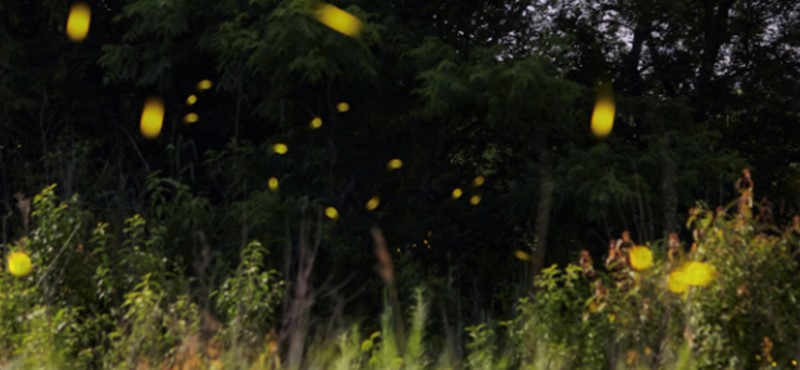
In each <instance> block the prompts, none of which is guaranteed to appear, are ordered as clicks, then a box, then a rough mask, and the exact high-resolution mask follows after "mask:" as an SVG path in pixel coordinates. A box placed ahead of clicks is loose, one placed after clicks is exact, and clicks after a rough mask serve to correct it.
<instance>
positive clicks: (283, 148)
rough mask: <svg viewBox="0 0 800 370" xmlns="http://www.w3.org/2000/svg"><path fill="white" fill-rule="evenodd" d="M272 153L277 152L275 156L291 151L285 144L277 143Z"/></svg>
mask: <svg viewBox="0 0 800 370" xmlns="http://www.w3.org/2000/svg"><path fill="white" fill-rule="evenodd" d="M272 151H273V152H275V154H280V155H284V154H286V153H287V152H288V151H289V147H288V146H287V145H286V144H284V143H277V144H275V145H273V146H272Z"/></svg>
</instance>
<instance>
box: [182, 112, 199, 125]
mask: <svg viewBox="0 0 800 370" xmlns="http://www.w3.org/2000/svg"><path fill="white" fill-rule="evenodd" d="M199 120H200V116H198V115H197V113H187V114H186V115H185V116H183V123H185V124H187V125H190V124H192V123H195V122H197V121H199Z"/></svg>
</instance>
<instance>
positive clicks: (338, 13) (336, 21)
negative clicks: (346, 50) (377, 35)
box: [316, 3, 363, 37]
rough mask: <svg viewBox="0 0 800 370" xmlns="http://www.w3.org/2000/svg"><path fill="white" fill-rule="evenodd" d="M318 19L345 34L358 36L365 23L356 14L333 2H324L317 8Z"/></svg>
mask: <svg viewBox="0 0 800 370" xmlns="http://www.w3.org/2000/svg"><path fill="white" fill-rule="evenodd" d="M316 18H317V21H319V22H320V23H322V24H324V25H325V26H328V28H330V29H332V30H334V31H336V32H339V33H341V34H343V35H345V36H349V37H358V35H359V34H360V33H361V28H362V27H363V24H362V23H361V20H359V19H358V18H356V17H355V16H354V15H352V14H350V13H348V12H346V11H344V10H342V9H340V8H338V7H336V6H333V5H331V4H326V3H322V4H321V5H320V6H319V7H317V9H316Z"/></svg>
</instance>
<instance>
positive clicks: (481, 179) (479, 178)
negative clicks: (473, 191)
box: [472, 175, 486, 188]
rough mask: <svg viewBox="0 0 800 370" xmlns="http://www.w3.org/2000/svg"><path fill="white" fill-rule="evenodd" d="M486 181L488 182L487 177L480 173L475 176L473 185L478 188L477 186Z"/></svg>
mask: <svg viewBox="0 0 800 370" xmlns="http://www.w3.org/2000/svg"><path fill="white" fill-rule="evenodd" d="M484 182H486V178H485V177H483V176H482V175H478V176H477V177H475V178H474V179H473V180H472V186H474V187H476V188H477V187H479V186H481V185H483V183H484Z"/></svg>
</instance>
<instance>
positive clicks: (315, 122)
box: [309, 117, 322, 130]
mask: <svg viewBox="0 0 800 370" xmlns="http://www.w3.org/2000/svg"><path fill="white" fill-rule="evenodd" d="M309 127H311V129H312V130H316V129H318V128H320V127H322V118H319V117H314V118H313V119H312V120H311V123H310V124H309Z"/></svg>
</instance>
